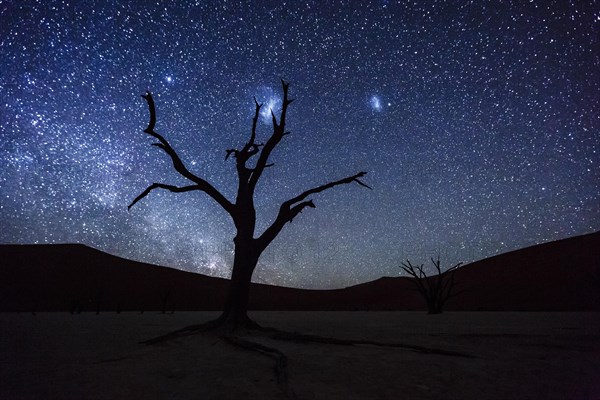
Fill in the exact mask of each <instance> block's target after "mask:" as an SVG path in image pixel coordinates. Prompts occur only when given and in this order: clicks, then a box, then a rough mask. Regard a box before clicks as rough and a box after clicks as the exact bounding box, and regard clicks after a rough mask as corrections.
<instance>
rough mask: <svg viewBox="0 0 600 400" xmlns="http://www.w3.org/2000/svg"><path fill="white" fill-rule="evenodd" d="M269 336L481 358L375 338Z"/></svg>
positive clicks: (298, 334)
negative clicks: (381, 340) (375, 339)
mask: <svg viewBox="0 0 600 400" xmlns="http://www.w3.org/2000/svg"><path fill="white" fill-rule="evenodd" d="M269 337H270V338H271V339H275V340H287V341H291V342H298V343H310V342H312V343H324V344H335V345H340V346H360V345H367V346H378V347H396V348H401V349H407V350H411V351H414V352H416V353H424V354H439V355H444V356H453V357H463V358H479V357H477V356H473V355H471V354H467V353H461V352H458V351H451V350H443V349H436V348H431V347H424V346H416V345H409V344H403V343H395V342H378V341H373V340H349V339H338V338H332V337H325V336H317V335H306V334H302V333H290V332H285V331H276V333H273V334H271V335H269Z"/></svg>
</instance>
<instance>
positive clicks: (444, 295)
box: [400, 257, 462, 314]
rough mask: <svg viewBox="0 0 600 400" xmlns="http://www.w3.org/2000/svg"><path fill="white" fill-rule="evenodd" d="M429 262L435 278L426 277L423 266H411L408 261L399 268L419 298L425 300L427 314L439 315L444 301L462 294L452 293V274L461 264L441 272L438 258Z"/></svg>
mask: <svg viewBox="0 0 600 400" xmlns="http://www.w3.org/2000/svg"><path fill="white" fill-rule="evenodd" d="M431 262H432V263H433V265H434V267H435V269H436V271H437V275H436V276H427V274H426V273H425V270H424V268H423V266H424V264H421V265H412V264H411V262H410V261H409V260H406V262H405V263H402V265H401V266H400V268H402V269H403V270H404V271H405V272H406V273H407V274H408V275H409V276H406V277H405V278H406V279H408V280H409V281H410V282H412V283H413V284H414V285H415V286H416V288H417V290H418V291H419V293H420V294H421V296H423V299H425V302H426V303H427V313H428V314H441V313H442V311H443V309H444V305H445V304H446V301H447V300H448V299H449V298H451V297H454V296H456V295H458V294H460V293H462V291H461V292H456V293H453V292H452V290H453V289H454V283H455V281H454V273H455V272H456V270H457V269H458V268H459V267H460V266H461V265H462V263H458V264H456V265H455V266H453V267H451V268H448V269H447V270H445V271H442V268H441V266H440V258H439V257H438V259H437V260H434V259H433V258H432V259H431Z"/></svg>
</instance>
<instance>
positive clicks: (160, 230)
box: [0, 0, 600, 288]
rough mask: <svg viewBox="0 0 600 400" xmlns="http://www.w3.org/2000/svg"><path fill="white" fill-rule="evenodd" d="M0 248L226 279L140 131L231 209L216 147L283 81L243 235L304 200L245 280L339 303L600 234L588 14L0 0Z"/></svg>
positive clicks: (593, 48)
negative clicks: (407, 279) (416, 276)
mask: <svg viewBox="0 0 600 400" xmlns="http://www.w3.org/2000/svg"><path fill="white" fill-rule="evenodd" d="M0 27H1V28H0V70H1V71H2V73H1V74H0V165H1V166H2V168H1V169H0V243H63V242H78V243H85V244H88V245H90V246H94V247H96V248H99V249H101V250H104V251H107V252H110V253H113V254H117V255H119V256H122V257H127V258H132V259H137V260H142V261H146V262H151V263H157V264H162V265H168V266H172V267H176V268H180V269H184V270H190V271H197V272H201V273H206V274H210V275H214V276H225V277H227V276H229V273H230V266H231V260H232V244H231V239H232V237H233V235H234V227H233V224H232V222H231V221H230V219H229V217H228V216H227V215H226V214H225V213H224V212H223V211H222V210H220V208H219V206H218V205H216V204H215V203H214V202H213V201H212V200H211V199H210V198H208V197H207V196H205V195H202V194H201V193H199V192H192V193H184V194H173V193H168V192H163V193H159V192H158V191H155V192H153V193H152V194H151V195H150V196H148V197H147V198H145V199H144V200H143V201H141V202H140V203H138V204H136V206H135V207H133V208H132V210H131V211H130V212H128V211H127V205H128V204H129V203H130V202H131V201H132V199H134V198H135V197H136V196H137V195H138V194H139V193H140V192H141V191H142V190H144V189H145V188H146V187H147V186H148V185H149V184H150V183H152V182H163V183H170V184H185V181H184V180H183V178H182V177H180V176H178V175H177V173H176V172H174V171H173V168H172V166H171V164H170V160H169V159H168V158H167V157H166V156H165V155H164V154H162V153H161V152H160V151H158V149H156V148H154V147H151V146H149V144H150V143H151V142H152V141H151V138H149V137H148V136H147V135H145V134H144V133H143V132H142V130H143V129H144V128H145V125H146V124H147V121H148V110H147V108H146V105H145V103H144V101H143V99H141V98H140V97H139V95H140V94H142V93H144V92H145V91H146V90H150V91H152V92H153V94H154V96H155V100H156V103H157V109H158V125H157V131H159V132H160V133H161V134H163V135H164V136H165V137H166V138H168V139H169V141H170V142H171V144H172V145H173V147H174V148H175V149H176V150H177V151H178V152H179V154H180V156H181V158H182V159H183V160H184V161H185V162H186V164H187V165H188V167H189V168H190V170H192V171H194V172H195V173H196V174H198V175H200V176H202V177H204V178H205V179H207V180H209V181H210V182H211V183H213V184H214V185H215V186H216V187H218V188H219V189H220V190H221V191H222V192H223V193H224V194H225V195H226V196H227V197H228V198H229V199H231V200H233V197H234V193H235V166H234V163H233V162H231V160H228V161H224V156H225V149H228V148H232V147H236V146H240V145H243V143H245V141H246V140H247V138H248V135H249V132H250V127H251V119H252V115H253V111H254V102H253V96H256V98H257V100H259V101H260V102H262V103H264V105H265V106H264V111H265V113H264V114H262V115H261V117H262V118H261V119H260V126H259V136H260V137H259V141H260V140H262V141H264V140H266V139H267V138H268V136H269V134H270V132H271V126H270V123H271V122H270V113H269V112H268V110H269V109H270V108H272V109H273V110H274V111H275V112H277V110H278V109H279V107H281V89H280V84H279V79H280V78H285V79H286V80H288V81H290V82H291V87H290V93H291V97H293V98H295V99H296V101H295V102H294V103H293V104H292V105H291V106H290V109H289V116H288V127H289V130H290V131H291V132H292V133H291V135H288V136H286V137H285V139H284V141H283V142H282V143H281V145H280V146H279V147H278V149H277V150H276V151H275V152H274V154H273V157H272V160H271V161H273V162H274V163H275V166H274V167H272V168H269V169H268V170H267V171H268V172H267V173H265V175H264V177H263V180H262V183H261V184H260V186H259V188H258V190H257V197H256V206H257V209H258V214H259V215H258V227H257V230H259V231H262V230H263V229H265V227H266V226H268V224H269V223H270V222H271V221H272V220H273V218H274V216H275V214H276V212H277V209H278V207H279V204H280V203H281V202H282V201H284V200H286V199H288V198H290V197H293V196H295V195H297V194H299V193H300V192H302V191H304V190H305V189H308V188H311V187H314V186H316V185H319V184H321V183H325V182H327V181H331V180H335V179H339V178H342V177H345V176H348V175H352V174H354V173H356V172H358V171H362V170H365V171H368V175H367V176H366V178H365V182H367V183H368V184H369V185H370V186H372V187H373V190H372V191H369V190H366V189H364V188H362V187H359V186H358V185H349V186H346V185H345V186H342V187H338V188H335V189H332V190H330V191H327V192H324V193H321V194H318V195H316V196H314V198H313V200H314V202H315V204H316V206H317V208H316V209H314V210H313V209H308V210H306V211H305V212H304V213H302V214H301V215H300V216H299V217H298V218H296V219H295V220H294V221H293V223H291V224H289V225H288V226H286V228H285V229H284V231H283V232H282V233H281V235H280V236H279V237H278V238H277V239H276V240H275V242H274V243H273V244H272V245H271V248H270V249H268V250H267V252H266V253H265V254H264V255H263V257H262V259H261V261H260V264H259V268H258V269H257V271H256V273H255V280H256V281H260V282H267V283H273V284H279V285H286V286H296V287H307V288H331V287H342V286H347V285H351V284H355V283H358V282H363V281H367V280H371V279H376V278H378V277H380V276H384V275H398V273H399V269H398V267H397V266H398V265H399V264H400V262H401V261H402V260H405V259H407V258H409V259H410V260H411V261H413V262H425V261H426V260H427V259H428V258H429V257H431V256H435V255H438V254H439V255H440V258H441V260H442V262H443V263H444V264H448V265H449V264H452V263H456V262H459V261H462V262H469V261H473V260H476V259H481V258H484V257H488V256H491V255H494V254H497V253H500V252H505V251H509V250H512V249H516V248H520V247H524V246H528V245H533V244H536V243H541V242H544V241H549V240H555V239H560V238H565V237H569V236H573V235H577V234H583V233H588V232H592V231H596V230H598V229H600V185H599V183H600V172H599V168H598V165H599V163H600V98H599V93H600V61H599V55H600V47H599V37H600V35H599V28H600V10H599V7H598V4H597V2H594V1H537V0H531V1H527V2H525V1H506V2H504V1H503V2H497V1H490V2H488V1H461V2H444V1H399V2H392V1H361V2H357V1H339V2H321V1H313V0H308V1H303V2H299V1H289V2H256V3H254V2H232V1H220V2H212V1H207V2H205V1H202V2H193V1H189V2H167V1H164V2H163V1H154V2H149V1H141V0H137V1H120V0H111V1H76V0H72V1H68V0H63V1H54V0H39V1H34V0H24V1H0Z"/></svg>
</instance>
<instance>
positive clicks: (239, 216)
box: [128, 80, 369, 330]
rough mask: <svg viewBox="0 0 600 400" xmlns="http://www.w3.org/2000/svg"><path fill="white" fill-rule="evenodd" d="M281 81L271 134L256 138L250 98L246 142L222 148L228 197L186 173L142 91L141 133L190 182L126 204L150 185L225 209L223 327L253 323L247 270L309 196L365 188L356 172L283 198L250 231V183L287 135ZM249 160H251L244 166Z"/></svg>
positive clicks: (219, 323)
mask: <svg viewBox="0 0 600 400" xmlns="http://www.w3.org/2000/svg"><path fill="white" fill-rule="evenodd" d="M281 84H282V87H283V104H282V107H281V113H280V114H279V119H277V117H276V116H275V113H274V112H273V111H272V110H271V119H272V124H273V133H272V134H271V135H270V137H269V139H268V140H267V141H266V142H265V143H260V142H258V141H257V125H258V118H259V115H260V110H261V107H262V104H259V103H258V102H257V101H256V99H254V103H255V110H254V118H253V120H252V130H251V131H250V137H249V139H248V141H247V142H246V143H245V144H244V145H243V147H241V148H233V149H228V150H226V154H225V160H227V159H229V158H233V159H235V163H236V170H237V177H238V182H237V183H238V184H237V194H236V198H235V201H234V202H232V201H230V200H228V199H227V198H226V197H225V196H224V195H223V194H221V192H220V191H219V190H217V189H216V188H215V187H214V186H213V185H212V184H210V183H209V182H208V181H206V180H205V179H203V178H201V177H199V176H197V175H195V174H194V173H192V172H191V171H190V170H189V169H188V168H187V167H186V165H185V164H184V162H183V161H182V160H181V158H180V157H179V155H178V154H177V152H176V151H175V150H174V149H173V147H171V145H170V144H169V142H168V141H167V140H166V139H165V138H164V137H163V136H162V135H160V134H158V133H157V132H156V131H155V125H156V108H155V105H154V100H153V98H152V94H151V93H150V92H146V94H144V95H142V97H143V98H144V99H145V100H146V102H147V103H148V108H149V111H150V122H149V123H148V127H147V128H146V129H145V130H144V132H145V133H147V134H148V135H150V136H152V137H153V138H155V139H156V140H157V141H158V142H157V143H154V144H153V145H154V146H156V147H158V148H159V149H161V150H163V151H164V152H165V153H166V154H167V155H168V156H169V157H170V158H171V160H172V162H173V167H174V168H175V170H176V171H177V172H178V173H179V174H180V175H182V176H183V177H184V178H186V179H187V180H189V181H190V182H191V184H190V185H188V186H174V185H169V184H165V183H153V184H151V185H150V186H149V187H148V188H147V189H146V190H144V191H143V192H142V193H141V194H140V195H139V196H137V197H136V198H135V199H134V200H133V202H132V203H131V204H130V205H129V207H128V208H131V207H132V206H133V205H134V204H136V203H137V202H138V201H140V200H141V199H143V198H144V197H146V196H147V195H148V194H149V193H150V192H152V191H153V190H155V189H165V190H169V191H171V192H174V193H184V192H191V191H200V192H204V193H206V194H207V195H208V196H209V197H211V198H212V199H213V200H214V201H216V202H217V204H219V205H220V206H221V207H222V208H223V210H225V212H227V214H229V216H230V217H231V219H232V220H233V223H234V225H235V228H236V234H235V237H234V238H233V243H234V261H233V269H232V273H231V282H230V288H229V293H228V296H227V300H226V304H225V308H224V310H223V313H222V314H221V316H220V317H219V318H218V319H217V320H215V321H213V322H212V325H214V326H219V327H222V326H224V327H225V328H226V329H227V330H237V329H239V328H244V327H258V325H256V324H255V323H254V322H253V321H251V320H250V318H249V317H248V315H247V309H248V294H249V289H250V281H251V279H252V274H253V273H254V269H255V268H256V265H257V262H258V260H259V258H260V256H261V254H262V253H263V252H264V250H265V249H266V248H267V246H269V244H271V242H272V241H273V240H274V239H275V237H277V235H278V234H279V233H280V232H281V230H282V229H283V227H284V226H285V225H286V224H287V223H288V222H291V221H292V220H293V219H294V218H295V217H297V216H298V214H300V213H301V212H302V211H303V210H304V209H305V208H315V204H314V202H313V201H312V200H311V199H310V198H309V197H310V196H312V195H315V194H318V193H320V192H323V191H325V190H327V189H331V188H333V187H336V186H339V185H343V184H349V183H357V184H359V185H361V186H364V187H367V188H368V187H369V186H367V185H366V184H365V183H363V182H362V181H361V180H360V178H362V177H364V176H365V174H366V172H359V173H357V174H354V175H351V176H348V177H346V178H343V179H339V180H336V181H330V182H328V183H325V184H323V185H320V186H316V187H314V188H312V189H308V190H306V191H304V192H301V193H300V194H298V195H297V196H295V197H292V198H290V199H289V200H287V201H284V202H283V203H282V204H281V206H280V207H279V212H278V214H277V216H276V217H275V220H274V221H273V222H272V223H271V225H270V226H269V227H268V228H267V229H266V230H265V231H264V232H262V233H261V234H260V235H258V236H256V229H255V228H256V209H255V207H254V193H255V190H256V186H257V185H258V182H259V180H260V178H261V177H262V175H263V172H264V171H265V169H267V168H269V167H272V166H273V165H274V164H273V163H271V162H270V160H269V158H270V156H271V153H272V152H273V150H274V149H275V148H276V147H277V145H279V143H280V142H281V140H282V139H283V138H284V137H285V136H286V135H288V134H289V132H288V131H286V129H285V124H286V117H287V110H288V107H289V105H290V104H291V103H292V101H293V100H292V99H290V98H288V87H289V83H287V82H285V81H283V80H282V81H281ZM251 160H256V161H255V162H254V163H253V164H250V165H249V163H250V162H251Z"/></svg>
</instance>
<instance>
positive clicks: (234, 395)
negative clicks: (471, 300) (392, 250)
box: [0, 312, 600, 399]
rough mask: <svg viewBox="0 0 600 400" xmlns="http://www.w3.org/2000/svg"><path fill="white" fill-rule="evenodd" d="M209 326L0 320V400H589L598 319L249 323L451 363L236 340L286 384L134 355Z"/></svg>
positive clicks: (239, 370) (237, 363)
mask: <svg viewBox="0 0 600 400" xmlns="http://www.w3.org/2000/svg"><path fill="white" fill-rule="evenodd" d="M216 315H217V314H216V313H209V312H189V313H187V312H176V313H174V314H166V315H163V314H159V313H155V312H146V313H144V314H139V313H121V314H116V313H101V314H100V315H95V314H91V313H83V314H80V315H70V314H68V313H39V314H37V315H31V314H25V313H21V314H17V313H4V314H0V333H1V336H0V398H1V399H21V398H26V399H28V398H43V399H52V398H55V399H91V398H93V399H96V398H97V399H130V398H137V399H245V398H248V399H285V398H298V399H600V313H583V312H582V313H517V312H514V313H505V312H494V313H491V312H448V313H445V314H442V315H435V316H431V315H427V314H425V313H419V312H254V313H252V314H251V315H252V316H253V317H254V318H255V319H256V320H257V321H258V322H259V323H261V324H262V325H265V326H273V327H277V328H279V329H283V330H288V331H297V332H302V333H310V334H315V335H322V336H329V337H337V338H345V339H364V340H370V341H379V342H390V343H402V344H406V345H414V346H424V347H427V348H432V349H437V350H447V351H452V352H457V353H459V355H443V354H436V353H429V354H428V353H423V352H417V351H413V350H410V349H406V348H398V347H385V346H383V347H381V346H374V345H356V346H343V345H333V344H319V343H296V342H290V341H279V340H274V339H267V338H264V337H248V338H249V339H250V340H253V341H255V342H260V343H262V344H264V345H266V346H269V347H275V348H277V349H279V350H281V351H282V352H283V353H285V354H286V355H287V357H288V364H287V373H288V381H287V384H281V383H277V381H276V379H275V374H274V360H273V359H272V358H270V357H267V356H265V355H262V354H259V353H257V352H253V351H248V350H243V349H241V348H238V347H235V346H233V345H232V344H230V343H227V342H225V341H223V340H220V339H218V338H217V337H216V336H214V335H207V334H201V335H194V336H190V337H186V338H179V339H176V340H173V341H170V342H168V343H161V344H158V345H153V346H146V345H141V344H138V342H139V341H141V340H144V339H148V338H151V337H153V336H157V335H160V334H163V333H166V332H169V331H171V330H174V329H177V328H181V327H183V326H186V325H189V324H194V323H198V322H203V321H206V320H208V319H210V318H212V317H215V316H216ZM461 354H462V355H463V356H461ZM469 356H470V357H469Z"/></svg>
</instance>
